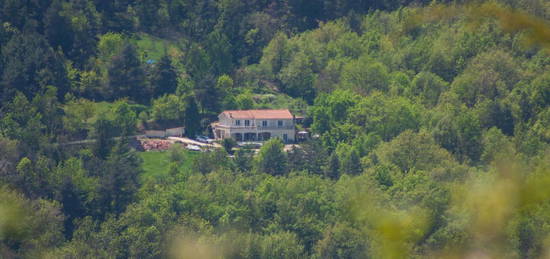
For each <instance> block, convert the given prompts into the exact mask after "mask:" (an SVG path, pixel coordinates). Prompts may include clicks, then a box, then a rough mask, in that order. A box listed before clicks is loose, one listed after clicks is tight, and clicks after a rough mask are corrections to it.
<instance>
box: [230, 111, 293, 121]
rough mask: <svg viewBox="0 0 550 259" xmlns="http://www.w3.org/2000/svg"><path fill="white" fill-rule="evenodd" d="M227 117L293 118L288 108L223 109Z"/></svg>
mask: <svg viewBox="0 0 550 259" xmlns="http://www.w3.org/2000/svg"><path fill="white" fill-rule="evenodd" d="M222 114H225V115H226V116H227V117H229V118H233V119H293V118H294V117H293V116H292V113H290V111H289V110H239V111H224V112H223V113H222Z"/></svg>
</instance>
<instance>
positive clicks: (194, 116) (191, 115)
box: [184, 96, 201, 138]
mask: <svg viewBox="0 0 550 259" xmlns="http://www.w3.org/2000/svg"><path fill="white" fill-rule="evenodd" d="M200 122H201V118H200V114H199V108H198V107H197V102H196V101H195V97H193V96H189V97H187V98H186V101H185V118H184V127H185V135H186V136H188V137H191V138H194V137H195V136H196V135H197V134H198V133H199V130H200Z"/></svg>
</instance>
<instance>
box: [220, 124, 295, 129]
mask: <svg viewBox="0 0 550 259" xmlns="http://www.w3.org/2000/svg"><path fill="white" fill-rule="evenodd" d="M217 126H218V127H222V128H226V129H249V130H281V129H288V130H292V129H294V128H295V127H294V125H283V126H265V127H264V126H256V125H251V126H242V125H241V126H236V125H222V124H219V125H217Z"/></svg>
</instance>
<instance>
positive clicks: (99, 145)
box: [94, 115, 116, 159]
mask: <svg viewBox="0 0 550 259" xmlns="http://www.w3.org/2000/svg"><path fill="white" fill-rule="evenodd" d="M115 136H116V127H115V125H114V123H113V122H112V121H110V120H109V119H107V118H105V117H104V115H103V116H102V117H99V118H98V120H97V121H96V122H95V123H94V137H95V144H94V153H95V155H96V156H97V157H100V158H102V159H105V158H107V156H108V155H109V154H110V152H111V149H112V148H113V146H114V140H113V138H114V137H115Z"/></svg>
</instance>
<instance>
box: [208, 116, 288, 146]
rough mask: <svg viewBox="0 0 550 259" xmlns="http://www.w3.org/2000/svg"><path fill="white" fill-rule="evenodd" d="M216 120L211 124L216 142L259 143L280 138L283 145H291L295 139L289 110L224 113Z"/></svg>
mask: <svg viewBox="0 0 550 259" xmlns="http://www.w3.org/2000/svg"><path fill="white" fill-rule="evenodd" d="M218 119H219V121H218V122H215V123H213V124H212V131H213V133H214V138H215V139H216V140H223V139H225V138H233V139H234V140H235V141H237V142H256V141H259V142H261V141H267V140H269V139H270V138H280V139H281V140H283V141H284V142H285V143H293V142H294V141H295V138H296V128H295V119H294V116H293V115H292V113H290V111H289V110H237V111H224V112H222V113H220V115H218Z"/></svg>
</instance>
